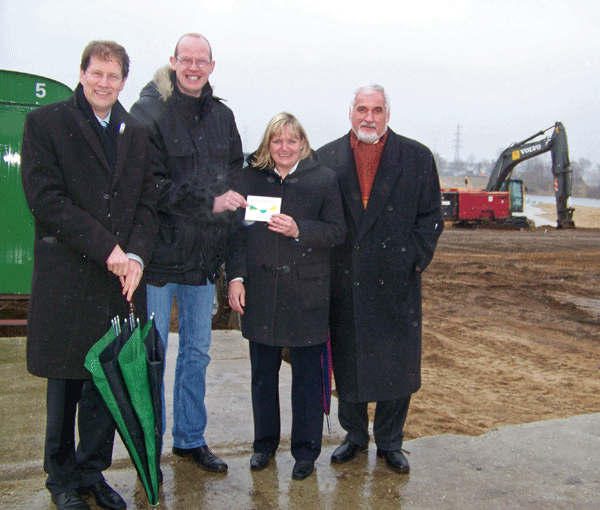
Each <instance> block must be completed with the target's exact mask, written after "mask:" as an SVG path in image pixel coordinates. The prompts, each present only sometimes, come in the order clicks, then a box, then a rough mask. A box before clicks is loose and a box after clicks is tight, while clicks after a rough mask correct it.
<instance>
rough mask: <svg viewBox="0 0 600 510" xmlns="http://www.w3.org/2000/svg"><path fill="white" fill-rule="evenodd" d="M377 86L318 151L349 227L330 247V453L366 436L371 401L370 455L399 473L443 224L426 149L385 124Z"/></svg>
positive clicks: (349, 450) (362, 443) (340, 458)
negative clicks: (334, 408) (426, 294)
mask: <svg viewBox="0 0 600 510" xmlns="http://www.w3.org/2000/svg"><path fill="white" fill-rule="evenodd" d="M389 118H390V108H389V100H388V97H387V94H386V93H385V90H384V89H383V87H381V86H379V85H368V86H365V87H361V88H359V89H358V90H356V92H355V93H354V98H353V101H352V103H351V107H350V121H351V125H352V129H351V131H350V132H349V133H348V134H346V135H345V136H343V137H342V138H339V139H337V140H335V141H333V142H330V143H329V144H327V145H325V146H324V147H322V148H321V149H319V150H318V151H317V154H318V157H319V160H320V161H321V162H322V163H323V164H324V165H326V166H327V167H329V168H331V169H332V170H333V171H334V172H335V173H336V174H337V177H338V181H339V184H340V189H341V193H342V201H343V206H344V217H345V220H346V225H347V227H348V237H347V238H346V241H345V242H344V243H343V244H342V245H340V246H337V247H335V248H334V249H333V250H332V268H331V271H332V274H331V282H332V291H331V292H332V293H331V304H330V332H331V345H332V355H333V369H334V374H335V382H336V389H337V392H338V394H339V407H338V416H339V420H340V424H341V426H342V427H343V428H344V429H345V430H346V432H347V435H346V438H345V440H344V441H343V443H342V444H341V445H340V446H339V447H338V448H337V449H336V450H335V451H334V453H333V455H332V457H331V460H332V462H336V463H343V462H347V461H349V460H352V459H353V458H355V457H356V455H357V453H358V452H360V451H364V450H366V448H367V446H368V443H369V432H368V424H369V418H368V412H367V405H368V403H369V402H376V403H377V407H376V411H375V417H374V423H373V435H374V437H375V443H376V445H377V455H378V456H379V457H383V458H385V460H386V464H387V465H388V466H389V467H390V468H391V469H393V470H395V471H397V472H400V473H408V472H409V469H410V468H409V465H408V461H407V460H406V457H405V456H404V454H403V453H402V450H401V448H402V440H403V428H404V423H405V420H406V416H407V413H408V406H409V403H410V398H411V395H412V394H413V393H414V392H416V391H417V390H418V389H419V388H420V386H421V325H422V317H421V273H422V272H423V271H424V270H425V269H426V268H427V266H428V265H429V263H430V262H431V260H432V258H433V254H434V250H435V247H436V244H437V240H438V238H439V236H440V234H441V233H442V230H443V225H444V224H443V220H442V208H441V194H440V185H439V178H438V174H437V170H436V166H435V162H434V159H433V155H432V153H431V151H430V150H429V149H428V148H427V147H425V146H424V145H422V144H420V143H419V142H416V141H414V140H411V139H408V138H406V137H403V136H400V135H398V134H396V133H394V132H393V131H392V130H391V129H389V128H388V122H389Z"/></svg>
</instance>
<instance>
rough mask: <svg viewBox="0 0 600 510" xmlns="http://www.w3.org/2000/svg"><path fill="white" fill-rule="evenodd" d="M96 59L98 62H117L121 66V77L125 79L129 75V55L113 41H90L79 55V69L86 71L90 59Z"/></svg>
mask: <svg viewBox="0 0 600 510" xmlns="http://www.w3.org/2000/svg"><path fill="white" fill-rule="evenodd" d="M92 56H94V57H98V58H99V59H100V60H113V59H114V60H117V61H118V62H119V63H120V64H121V76H122V77H123V78H127V75H128V74H129V55H127V52H126V51H125V48H123V46H121V45H120V44H117V43H116V42H114V41H92V42H90V43H89V44H88V45H87V46H86V47H85V49H84V50H83V55H81V69H82V70H83V71H87V68H88V67H89V65H90V59H91V58H92Z"/></svg>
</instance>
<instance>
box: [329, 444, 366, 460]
mask: <svg viewBox="0 0 600 510" xmlns="http://www.w3.org/2000/svg"><path fill="white" fill-rule="evenodd" d="M366 449H367V448H366V446H359V445H357V444H354V443H353V442H352V441H350V440H349V439H346V440H344V442H343V443H342V444H341V445H339V446H338V447H337V448H336V449H335V451H334V452H333V455H331V462H336V463H337V464H342V463H344V462H348V461H349V460H352V459H353V458H354V457H356V454H357V453H358V452H362V451H365V450H366Z"/></svg>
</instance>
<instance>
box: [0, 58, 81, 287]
mask: <svg viewBox="0 0 600 510" xmlns="http://www.w3.org/2000/svg"><path fill="white" fill-rule="evenodd" d="M72 93H73V91H72V90H71V89H70V88H69V87H67V86H66V85H63V84H62V83H59V82H57V81H55V80H51V79H49V78H44V77H42V76H35V75H32V74H26V73H17V72H14V71H5V70H2V69H0V197H1V198H0V294H29V292H30V289H31V272H32V270H33V236H34V229H33V216H31V213H30V212H29V209H28V208H27V204H26V203H25V195H24V194H23V186H22V184H21V142H22V138H23V124H24V123H25V115H27V112H29V111H31V110H33V109H34V108H37V107H38V106H41V105H45V104H49V103H54V102H56V101H63V100H65V99H68V98H69V97H70V96H71V94H72Z"/></svg>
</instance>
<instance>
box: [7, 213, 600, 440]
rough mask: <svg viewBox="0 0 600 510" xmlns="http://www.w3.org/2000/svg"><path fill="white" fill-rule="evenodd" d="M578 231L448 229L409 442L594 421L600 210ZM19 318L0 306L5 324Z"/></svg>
mask: <svg viewBox="0 0 600 510" xmlns="http://www.w3.org/2000/svg"><path fill="white" fill-rule="evenodd" d="M554 211H555V209H554V208H553V207H551V206H548V214H549V215H552V214H554V215H555V212H554ZM575 222H576V225H577V226H578V228H577V229H574V230H560V231H559V230H556V229H554V228H545V227H540V228H536V229H531V230H522V231H501V230H485V229H479V230H462V229H460V230H458V229H453V228H447V229H446V230H445V231H444V234H443V235H442V237H441V239H440V243H439V247H438V250H437V252H436V255H435V257H434V260H433V262H432V264H431V266H430V267H429V269H428V270H427V271H426V272H425V273H424V275H423V295H424V302H423V318H424V328H423V333H424V334H423V369H422V373H423V385H422V388H421V390H420V391H419V392H417V393H416V394H415V395H414V396H413V400H412V403H411V408H410V412H409V415H408V420H407V423H406V427H405V433H406V438H407V439H413V438H417V437H421V436H431V435H438V434H445V433H454V434H467V435H478V434H481V433H484V432H486V431H488V430H490V429H492V428H494V427H498V426H501V425H512V424H518V423H526V422H533V421H539V420H547V419H551V418H564V417H568V416H573V415H579V414H588V413H595V412H600V399H598V395H599V394H600V378H599V377H598V372H599V370H600V335H599V331H600V328H599V326H600V291H599V290H598V289H600V209H599V208H582V207H579V208H577V210H576V212H575ZM3 306H4V309H2V307H3ZM25 310H26V305H25V306H24V303H23V302H18V303H16V304H15V306H14V307H12V309H11V306H7V303H6V302H0V314H1V315H2V317H5V316H7V314H8V315H10V316H24V314H25ZM10 331H11V332H12V335H10V334H8V333H6V330H5V332H4V333H2V332H0V334H3V336H15V335H14V333H15V332H18V333H19V332H20V334H18V336H22V335H23V334H24V333H23V332H22V331H21V330H19V329H15V328H14V327H13V328H12V329H11V330H10Z"/></svg>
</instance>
